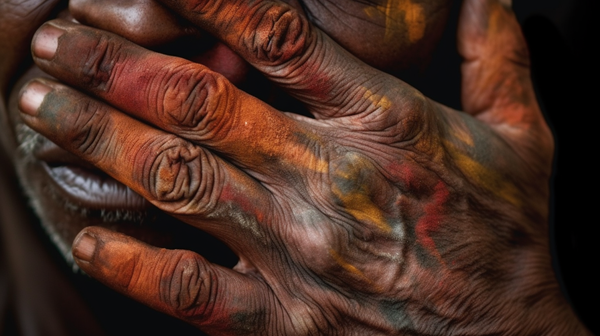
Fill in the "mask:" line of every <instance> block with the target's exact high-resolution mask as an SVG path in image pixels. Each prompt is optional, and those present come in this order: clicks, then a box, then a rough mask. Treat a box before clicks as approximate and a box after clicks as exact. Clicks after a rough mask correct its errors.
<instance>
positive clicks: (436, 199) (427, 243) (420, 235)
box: [415, 181, 450, 265]
mask: <svg viewBox="0 0 600 336" xmlns="http://www.w3.org/2000/svg"><path fill="white" fill-rule="evenodd" d="M449 195H450V193H449V191H448V188H446V185H445V184H444V183H443V182H442V181H439V182H438V183H437V185H436V186H435V187H434V194H433V202H431V203H429V204H427V205H426V206H425V209H424V211H425V215H424V216H423V217H422V218H421V219H420V220H419V222H418V223H417V225H416V226H415V234H416V236H417V242H418V243H419V244H421V245H422V246H423V247H424V248H425V249H427V250H428V251H429V252H430V253H431V254H432V255H433V256H434V257H436V259H437V260H438V261H439V262H440V264H442V265H445V263H444V261H443V260H442V256H441V255H440V253H439V251H438V250H437V247H436V245H435V241H434V240H433V238H432V237H431V233H433V232H436V231H438V230H439V228H440V225H441V224H442V221H443V218H444V216H443V213H442V211H443V208H444V204H445V203H446V201H447V200H448V196H449Z"/></svg>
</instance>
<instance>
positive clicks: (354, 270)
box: [329, 249, 372, 284]
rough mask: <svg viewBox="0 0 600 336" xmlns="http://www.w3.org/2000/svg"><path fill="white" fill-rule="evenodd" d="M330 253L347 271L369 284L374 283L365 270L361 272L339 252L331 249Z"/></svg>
mask: <svg viewBox="0 0 600 336" xmlns="http://www.w3.org/2000/svg"><path fill="white" fill-rule="evenodd" d="M329 255H330V256H331V257H332V258H333V260H335V262H336V263H337V264H338V265H340V266H341V267H342V268H343V269H344V270H346V271H347V272H349V273H352V274H354V275H356V276H357V277H359V278H361V279H362V280H364V281H366V282H367V283H369V284H370V283H372V281H371V280H369V278H367V277H366V276H365V274H364V273H363V272H361V271H360V270H359V269H358V268H356V267H355V266H354V265H351V264H350V263H348V262H347V261H346V260H344V258H342V256H340V255H339V253H337V252H336V251H335V250H334V249H329Z"/></svg>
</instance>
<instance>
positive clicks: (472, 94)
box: [458, 0, 541, 125]
mask: <svg viewBox="0 0 600 336" xmlns="http://www.w3.org/2000/svg"><path fill="white" fill-rule="evenodd" d="M510 2H511V1H510V0H465V1H464V2H463V7H462V11H461V15H460V22H459V28H458V50H459V53H460V54H461V56H462V57H463V59H464V61H463V65H462V78H463V83H462V102H463V109H464V110H465V111H466V112H468V113H470V114H472V115H474V116H477V117H478V118H479V119H483V120H484V121H487V122H488V123H490V124H499V123H509V124H512V125H515V124H518V123H520V122H524V121H525V120H530V119H531V118H533V117H535V118H539V117H541V115H540V114H539V108H538V107H537V102H536V99H535V94H534V91H533V86H532V84H531V79H530V69H529V68H530V66H529V52H528V50H527V45H526V43H525V39H524V38H523V34H522V33H521V29H520V26H519V24H518V22H517V20H516V18H515V15H514V13H513V11H512V9H511V8H510Z"/></svg>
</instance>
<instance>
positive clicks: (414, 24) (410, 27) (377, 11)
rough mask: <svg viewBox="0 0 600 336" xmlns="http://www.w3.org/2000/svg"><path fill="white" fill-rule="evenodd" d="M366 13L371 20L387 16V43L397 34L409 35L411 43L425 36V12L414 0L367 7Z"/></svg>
mask: <svg viewBox="0 0 600 336" xmlns="http://www.w3.org/2000/svg"><path fill="white" fill-rule="evenodd" d="M364 11H365V13H366V14H367V15H368V16H369V17H371V18H375V17H378V16H380V15H381V14H383V15H385V35H384V40H385V41H386V42H390V41H391V40H393V39H394V38H396V36H395V34H398V33H399V32H403V31H406V33H407V34H408V40H409V41H410V43H415V42H417V41H419V40H420V39H421V38H423V35H424V34H425V27H426V26H427V21H426V20H425V11H424V10H423V7H422V6H421V5H420V4H418V3H415V2H413V1H412V0H389V1H387V2H386V3H385V4H383V5H380V6H376V7H367V8H365V10H364ZM400 18H402V19H400Z"/></svg>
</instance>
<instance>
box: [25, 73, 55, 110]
mask: <svg viewBox="0 0 600 336" xmlns="http://www.w3.org/2000/svg"><path fill="white" fill-rule="evenodd" d="M50 91H52V88H51V87H49V86H47V85H46V84H43V83H42V82H40V81H37V80H34V81H32V82H31V83H29V84H27V85H26V86H25V87H24V88H23V89H22V91H21V98H20V99H19V109H20V110H21V112H23V113H25V114H29V115H30V116H34V117H35V116H36V115H37V114H38V109H39V108H40V105H42V102H43V101H44V97H45V96H46V94H48V92H50Z"/></svg>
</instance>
